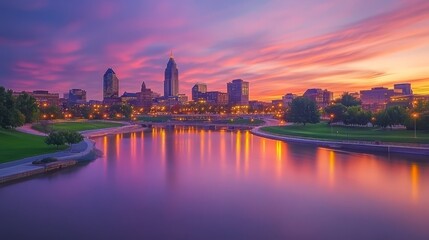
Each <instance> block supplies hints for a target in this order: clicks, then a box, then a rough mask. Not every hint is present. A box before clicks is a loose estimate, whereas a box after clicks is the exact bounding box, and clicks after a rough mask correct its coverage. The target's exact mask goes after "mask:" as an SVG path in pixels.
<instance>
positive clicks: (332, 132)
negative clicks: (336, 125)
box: [329, 114, 335, 135]
mask: <svg viewBox="0 0 429 240" xmlns="http://www.w3.org/2000/svg"><path fill="white" fill-rule="evenodd" d="M329 117H330V118H331V123H330V124H329V125H331V135H333V134H334V131H333V128H332V122H333V121H334V117H335V115H334V114H331V115H330V116H329Z"/></svg>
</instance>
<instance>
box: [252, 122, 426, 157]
mask: <svg viewBox="0 0 429 240" xmlns="http://www.w3.org/2000/svg"><path fill="white" fill-rule="evenodd" d="M262 127H266V126H260V127H255V128H253V129H252V130H250V132H251V133H252V134H254V135H256V136H259V137H265V138H269V139H274V140H280V141H284V142H294V143H301V144H312V145H315V146H320V147H328V148H332V149H348V150H354V151H369V152H383V153H388V154H390V153H400V154H412V155H419V156H429V147H415V146H407V145H400V144H396V143H395V144H373V143H371V142H351V141H349V142H345V141H332V140H322V139H308V138H300V137H296V136H287V135H279V134H274V133H268V132H265V131H263V130H261V128H262Z"/></svg>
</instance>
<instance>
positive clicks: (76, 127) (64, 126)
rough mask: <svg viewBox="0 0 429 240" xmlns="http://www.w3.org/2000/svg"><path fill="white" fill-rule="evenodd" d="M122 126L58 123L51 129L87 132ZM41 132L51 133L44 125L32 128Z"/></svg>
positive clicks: (93, 123) (90, 122)
mask: <svg viewBox="0 0 429 240" xmlns="http://www.w3.org/2000/svg"><path fill="white" fill-rule="evenodd" d="M119 126H122V124H120V123H113V122H101V121H84V122H58V123H52V124H50V125H49V129H52V130H54V131H85V130H94V129H102V128H110V127H119ZM32 128H33V129H35V130H38V131H41V132H49V130H48V131H47V130H46V129H45V128H44V127H42V125H40V124H36V125H33V127H32Z"/></svg>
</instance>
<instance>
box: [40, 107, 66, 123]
mask: <svg viewBox="0 0 429 240" xmlns="http://www.w3.org/2000/svg"><path fill="white" fill-rule="evenodd" d="M40 114H41V115H42V117H41V118H42V119H43V120H46V119H55V118H62V117H63V115H62V114H61V109H60V108H59V107H58V106H47V107H42V108H40Z"/></svg>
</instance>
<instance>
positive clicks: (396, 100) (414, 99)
mask: <svg viewBox="0 0 429 240" xmlns="http://www.w3.org/2000/svg"><path fill="white" fill-rule="evenodd" d="M419 101H423V102H428V101H429V95H416V94H411V95H396V96H392V97H390V99H389V101H388V102H387V104H386V107H392V106H402V107H406V108H412V107H414V106H415V105H416V104H417V103H418V102H419Z"/></svg>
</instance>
